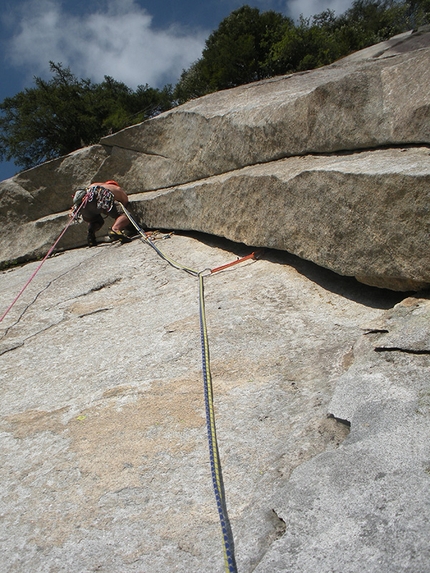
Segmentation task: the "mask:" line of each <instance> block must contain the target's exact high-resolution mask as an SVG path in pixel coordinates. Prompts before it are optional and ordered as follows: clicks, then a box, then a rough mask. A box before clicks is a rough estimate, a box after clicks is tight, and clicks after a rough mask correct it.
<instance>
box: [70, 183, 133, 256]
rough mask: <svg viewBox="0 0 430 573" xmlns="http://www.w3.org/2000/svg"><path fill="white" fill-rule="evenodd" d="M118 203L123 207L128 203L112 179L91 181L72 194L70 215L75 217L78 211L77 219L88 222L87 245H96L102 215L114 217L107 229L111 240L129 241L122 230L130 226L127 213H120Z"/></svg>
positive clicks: (102, 218) (102, 219)
mask: <svg viewBox="0 0 430 573" xmlns="http://www.w3.org/2000/svg"><path fill="white" fill-rule="evenodd" d="M119 203H121V204H122V205H124V207H126V206H127V205H128V197H127V193H126V192H125V191H124V189H122V188H121V187H120V186H119V184H118V183H117V182H116V181H113V180H109V181H106V182H105V183H91V185H90V186H89V187H87V188H85V189H78V190H77V191H76V193H75V194H74V196H73V207H72V211H71V216H72V217H76V213H78V215H77V220H80V218H82V219H83V220H84V221H86V222H87V223H88V234H87V242H88V246H89V247H94V246H96V245H97V239H96V232H97V231H98V230H100V229H101V228H102V226H103V224H104V217H103V215H105V216H106V217H107V216H109V217H112V218H113V219H115V221H114V223H113V225H112V227H111V228H110V229H109V231H108V235H109V238H110V240H111V241H121V243H128V242H130V241H131V238H130V237H129V236H128V235H127V234H126V233H125V232H124V231H125V230H127V228H130V222H129V220H128V217H127V215H126V214H125V213H121V207H120V205H119ZM81 205H82V206H81ZM78 210H79V212H78Z"/></svg>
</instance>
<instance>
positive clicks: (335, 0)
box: [287, 0, 353, 21]
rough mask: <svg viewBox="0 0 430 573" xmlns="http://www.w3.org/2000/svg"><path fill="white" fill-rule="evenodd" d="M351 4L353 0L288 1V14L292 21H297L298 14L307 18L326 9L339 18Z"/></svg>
mask: <svg viewBox="0 0 430 573" xmlns="http://www.w3.org/2000/svg"><path fill="white" fill-rule="evenodd" d="M352 2H353V0H323V1H321V0H288V2H287V5H288V14H289V15H290V16H291V18H293V20H294V21H297V20H298V19H299V16H300V14H303V16H304V17H305V18H309V17H310V16H315V15H316V14H321V12H324V10H328V9H330V10H333V12H334V13H335V15H336V16H340V15H341V14H343V13H344V12H346V11H347V10H348V8H350V7H351V6H352Z"/></svg>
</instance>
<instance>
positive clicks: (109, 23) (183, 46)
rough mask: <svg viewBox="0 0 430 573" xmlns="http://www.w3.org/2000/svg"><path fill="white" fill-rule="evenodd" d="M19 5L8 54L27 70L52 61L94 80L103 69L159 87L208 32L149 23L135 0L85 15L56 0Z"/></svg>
mask: <svg viewBox="0 0 430 573" xmlns="http://www.w3.org/2000/svg"><path fill="white" fill-rule="evenodd" d="M20 10H21V12H20V17H19V28H18V31H17V33H16V34H15V35H14V36H13V37H12V39H11V40H10V42H9V43H8V48H7V56H8V59H9V61H10V63H11V64H12V65H14V66H18V67H22V68H23V69H25V70H28V72H29V74H30V75H31V76H35V75H37V76H42V77H46V74H47V71H48V70H49V61H54V62H61V63H62V64H63V65H64V66H69V67H70V68H71V70H72V72H73V73H74V74H75V75H77V76H78V77H82V78H90V79H92V80H93V81H96V82H99V81H102V80H103V77H104V76H105V75H108V76H111V77H113V78H114V79H115V80H117V81H122V82H124V83H125V84H126V85H128V86H129V87H131V88H136V87H137V85H142V84H146V83H148V84H149V85H150V86H151V87H162V86H163V85H165V84H166V83H169V82H171V83H175V82H176V81H177V80H178V79H179V76H180V73H181V72H182V70H183V69H185V68H188V67H189V66H190V64H191V63H192V62H194V61H195V60H197V59H198V58H199V57H200V56H201V52H202V49H203V47H204V42H205V39H206V38H207V37H208V35H209V32H208V31H204V30H198V31H195V30H194V31H191V32H190V31H188V32H186V31H185V30H183V29H181V28H180V27H178V26H176V27H169V28H167V29H164V30H157V29H154V28H153V27H151V23H152V17H151V15H150V14H149V13H148V12H147V11H146V10H144V9H143V8H141V7H140V6H139V5H138V4H136V2H135V1H134V0H109V1H108V4H107V10H105V11H103V12H101V11H99V12H93V13H91V14H89V15H86V16H83V15H74V14H71V13H67V12H66V11H65V10H64V9H63V7H62V5H61V3H60V2H58V1H55V0H30V1H29V2H27V3H25V5H21V8H20Z"/></svg>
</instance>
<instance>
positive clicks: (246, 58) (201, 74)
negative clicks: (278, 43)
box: [175, 6, 292, 103]
mask: <svg viewBox="0 0 430 573" xmlns="http://www.w3.org/2000/svg"><path fill="white" fill-rule="evenodd" d="M286 23H290V24H292V22H291V21H290V20H289V19H288V18H286V17H284V16H282V15H281V14H277V13H276V12H272V11H269V12H263V13H260V11H259V10H258V9H257V8H250V7H249V6H242V8H239V10H235V11H233V12H232V13H231V14H230V15H229V16H228V17H227V18H225V19H224V20H223V21H222V22H221V24H220V25H219V27H218V29H217V30H215V31H214V32H213V33H212V34H211V35H210V36H209V38H208V39H207V40H206V45H205V49H204V50H203V54H202V58H201V59H200V60H198V61H197V62H195V63H194V64H193V65H192V66H191V68H190V69H189V70H187V71H184V72H183V73H182V76H181V79H180V81H179V83H178V85H177V86H176V90H175V96H176V98H177V99H178V101H179V102H181V103H182V102H184V101H186V100H187V99H190V98H194V97H198V96H201V95H204V94H206V93H210V92H213V91H218V90H222V89H226V88H231V87H234V86H238V85H241V84H244V83H248V82H253V81H256V80H260V79H262V78H266V77H269V76H271V75H273V70H272V68H271V65H272V62H271V60H270V50H271V46H272V44H273V42H274V41H275V40H276V39H280V38H281V34H282V31H283V28H284V25H285V24H286Z"/></svg>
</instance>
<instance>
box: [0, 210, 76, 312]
mask: <svg viewBox="0 0 430 573" xmlns="http://www.w3.org/2000/svg"><path fill="white" fill-rule="evenodd" d="M85 203H86V201H85V200H84V201H82V203H81V205H80V207H79V209H78V210H77V211H76V213H75V214H74V215H73V218H72V219H70V221H69V222H68V223H67V225H66V226H65V227H64V229H63V230H62V232H61V233H60V235H59V237H58V238H57V240H56V241H55V243H54V244H53V245H52V247H51V248H50V249H49V251H48V252H47V253H46V255H45V256H44V257H43V259H42V261H41V263H40V265H39V266H38V267H37V269H36V270H35V271H34V273H33V274H32V275H31V277H30V278H29V279H28V281H27V282H26V283H25V285H24V286H23V287H22V289H21V290H20V291H19V293H18V294H17V295H16V297H15V298H14V300H13V301H12V302H11V304H10V305H9V306H8V308H7V309H6V311H5V312H4V313H3V315H2V317H1V318H0V322H2V320H3V319H4V318H5V316H6V315H7V314H8V313H9V311H10V310H11V309H12V307H13V306H14V304H15V303H16V302H17V300H18V299H19V297H20V296H21V295H22V293H23V292H24V291H25V289H26V288H27V287H28V285H29V284H30V283H31V281H32V280H33V279H34V277H35V276H36V275H37V273H38V272H39V271H40V269H41V268H42V265H43V263H44V262H45V261H46V259H47V258H48V257H49V255H50V254H51V253H52V251H53V250H54V249H55V247H56V246H57V245H58V243H59V242H60V239H61V238H62V237H63V235H64V233H65V232H66V231H67V229H68V228H69V227H70V225H71V224H72V223H73V222H74V220H75V219H76V217H77V215H78V213H79V211H80V210H81V208H82V207H83V206H84V204H85Z"/></svg>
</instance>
